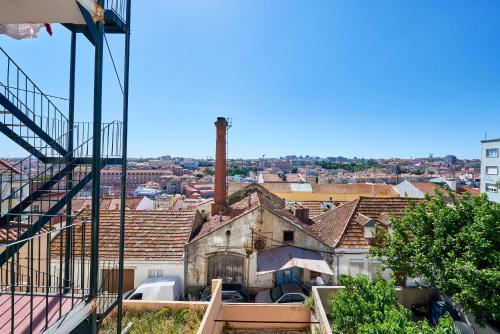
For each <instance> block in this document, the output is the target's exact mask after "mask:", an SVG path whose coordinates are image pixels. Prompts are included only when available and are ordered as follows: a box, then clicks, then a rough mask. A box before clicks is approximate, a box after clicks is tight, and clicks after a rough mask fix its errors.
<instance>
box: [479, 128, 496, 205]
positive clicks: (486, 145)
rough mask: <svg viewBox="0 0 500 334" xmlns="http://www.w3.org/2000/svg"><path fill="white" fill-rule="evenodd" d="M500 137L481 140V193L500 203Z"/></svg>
mask: <svg viewBox="0 0 500 334" xmlns="http://www.w3.org/2000/svg"><path fill="white" fill-rule="evenodd" d="M499 170H500V138H497V139H488V140H483V141H481V193H486V194H487V195H488V198H489V199H490V201H493V202H497V203H500V193H499V192H498V187H499V185H500V174H499Z"/></svg>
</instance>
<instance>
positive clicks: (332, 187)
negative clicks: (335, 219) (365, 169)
mask: <svg viewBox="0 0 500 334" xmlns="http://www.w3.org/2000/svg"><path fill="white" fill-rule="evenodd" d="M312 188H313V192H315V193H331V194H356V195H358V196H374V197H375V196H376V197H392V196H398V192H397V191H396V190H395V189H394V187H393V186H391V185H388V184H379V183H372V184H369V183H351V184H320V183H313V184H312Z"/></svg>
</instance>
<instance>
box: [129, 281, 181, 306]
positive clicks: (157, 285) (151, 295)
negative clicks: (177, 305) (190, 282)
mask: <svg viewBox="0 0 500 334" xmlns="http://www.w3.org/2000/svg"><path fill="white" fill-rule="evenodd" d="M181 297H182V288H181V281H180V279H179V277H177V276H160V277H151V278H148V279H146V280H144V282H142V283H141V284H140V285H139V286H138V287H137V288H135V289H134V290H132V291H130V292H127V293H125V294H124V299H127V300H180V299H181Z"/></svg>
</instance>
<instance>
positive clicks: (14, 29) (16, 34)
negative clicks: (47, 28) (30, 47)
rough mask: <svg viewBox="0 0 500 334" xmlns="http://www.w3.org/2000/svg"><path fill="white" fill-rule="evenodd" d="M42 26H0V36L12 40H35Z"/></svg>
mask: <svg viewBox="0 0 500 334" xmlns="http://www.w3.org/2000/svg"><path fill="white" fill-rule="evenodd" d="M43 26H44V24H43V23H42V24H40V23H36V24H28V23H23V24H0V34H4V35H7V36H9V37H12V38H14V39H25V38H36V37H38V31H39V30H40V28H41V27H43Z"/></svg>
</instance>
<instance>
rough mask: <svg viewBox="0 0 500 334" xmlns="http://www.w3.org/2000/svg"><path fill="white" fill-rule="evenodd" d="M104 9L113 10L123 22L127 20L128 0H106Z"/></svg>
mask: <svg viewBox="0 0 500 334" xmlns="http://www.w3.org/2000/svg"><path fill="white" fill-rule="evenodd" d="M104 9H105V10H111V11H113V12H114V13H115V14H116V15H117V16H118V17H119V18H120V20H122V21H123V22H126V13H127V1H126V0H105V1H104Z"/></svg>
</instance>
